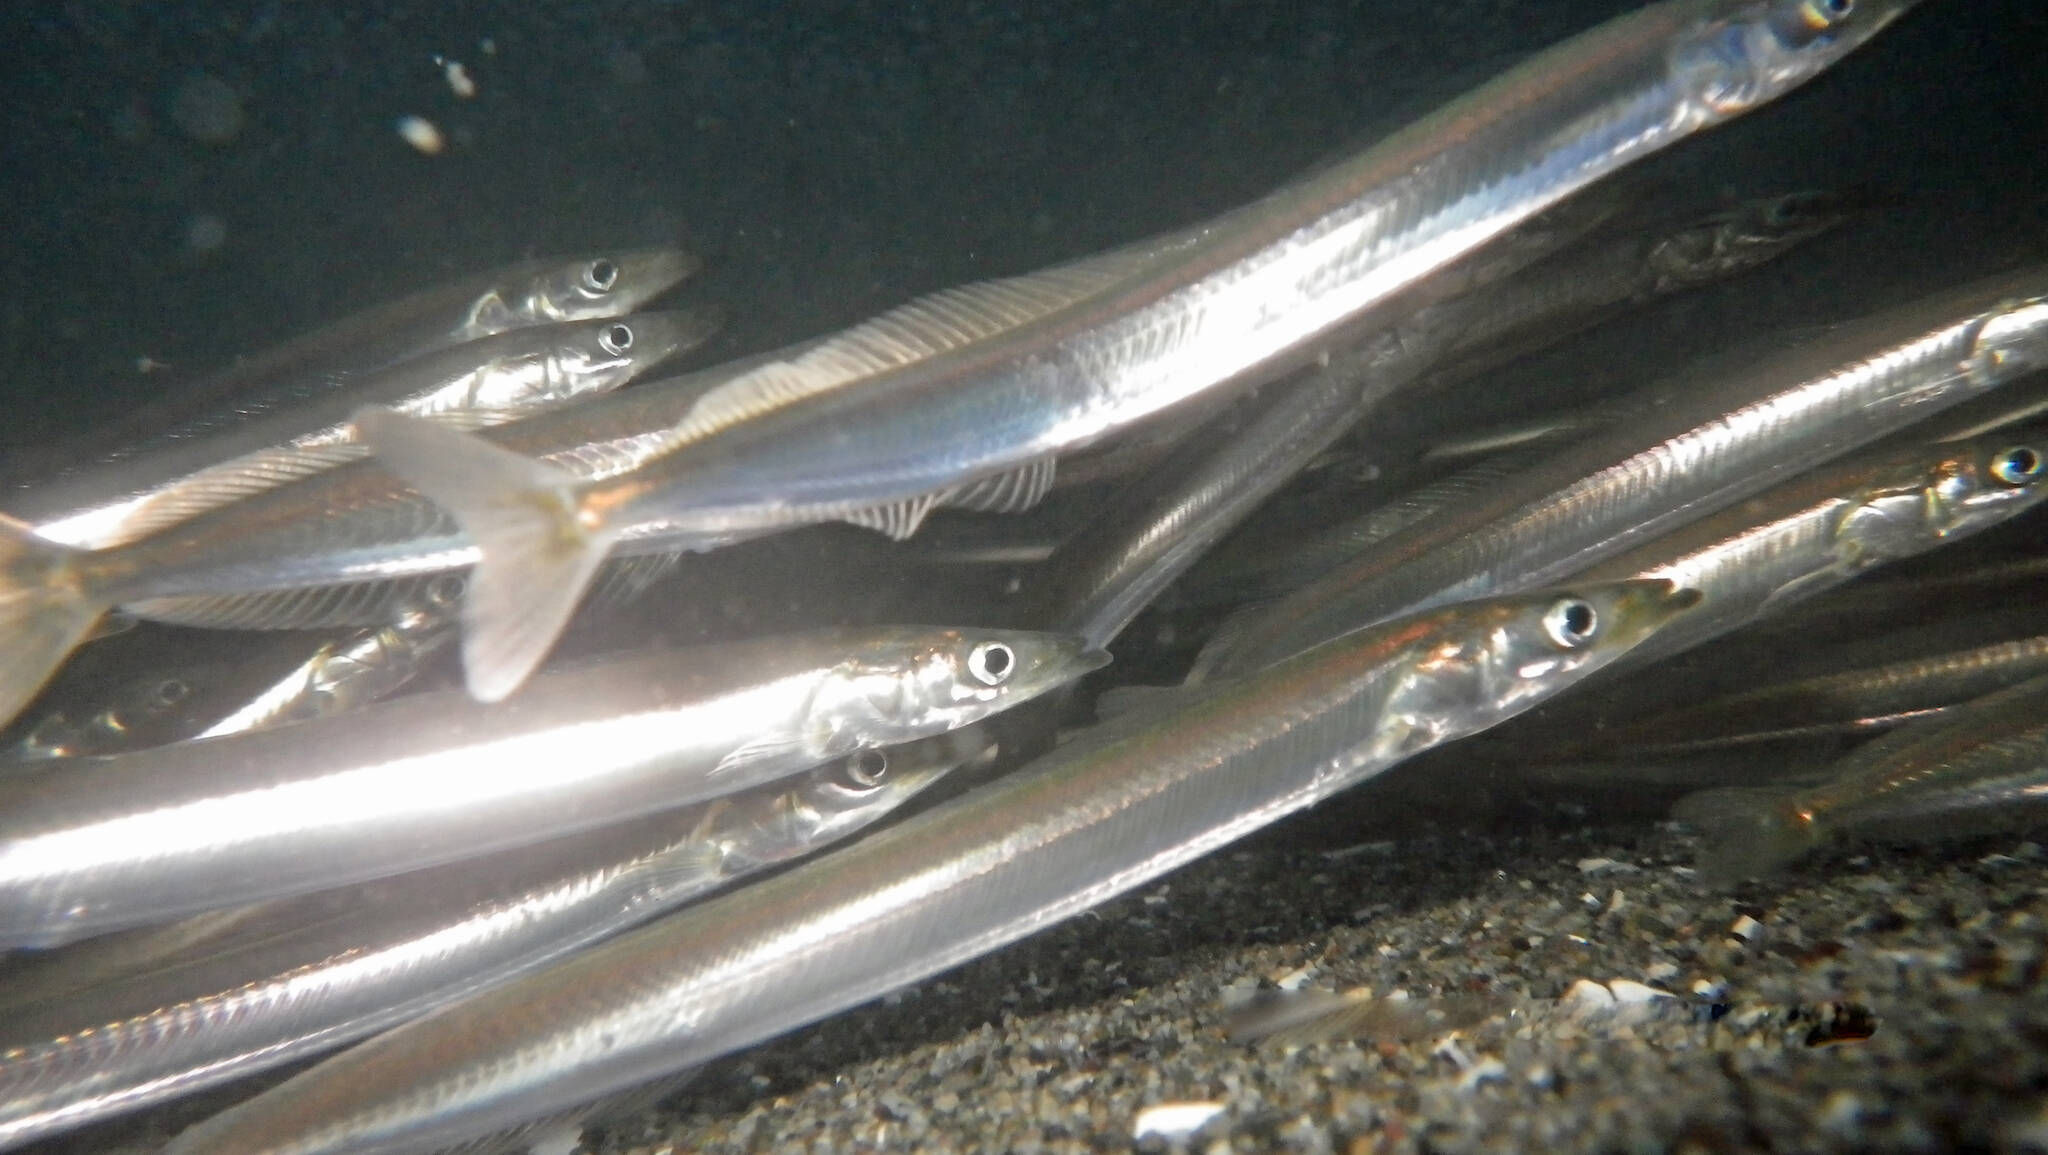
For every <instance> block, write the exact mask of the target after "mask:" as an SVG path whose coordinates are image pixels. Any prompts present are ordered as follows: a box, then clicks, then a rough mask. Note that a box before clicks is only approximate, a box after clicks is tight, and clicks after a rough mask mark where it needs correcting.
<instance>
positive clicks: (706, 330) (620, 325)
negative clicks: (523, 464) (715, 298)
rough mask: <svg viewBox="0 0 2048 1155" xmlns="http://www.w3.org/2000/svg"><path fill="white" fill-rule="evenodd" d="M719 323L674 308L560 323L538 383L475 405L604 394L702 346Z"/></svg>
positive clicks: (705, 313) (711, 316) (704, 313)
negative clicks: (517, 392)
mask: <svg viewBox="0 0 2048 1155" xmlns="http://www.w3.org/2000/svg"><path fill="white" fill-rule="evenodd" d="M719 324H720V317H719V316H718V314H717V313H715V312H713V311H709V310H692V309H674V310H667V311H659V312H652V313H634V314H632V315H631V316H626V317H612V318H607V319H602V320H597V321H586V322H581V323H577V324H571V325H563V326H561V327H560V332H559V335H558V337H557V339H556V340H555V341H554V342H553V343H552V346H551V348H550V349H549V350H548V355H547V372H546V373H544V374H542V376H541V378H540V380H538V381H532V382H522V383H518V384H519V387H520V395H519V396H508V397H504V398H492V399H487V400H485V401H483V402H481V403H479V405H478V407H479V408H492V409H509V408H518V407H530V406H534V405H545V404H550V403H555V402H561V401H569V400H572V399H574V398H577V397H584V396H589V395H591V394H595V393H608V392H610V391H611V390H613V389H616V388H618V387H619V386H621V385H624V384H625V383H626V382H628V381H631V380H632V379H633V378H635V377H638V376H639V375H640V374H642V373H644V372H646V371H647V370H649V369H651V368H653V367H654V366H656V365H659V364H661V363H662V362H664V361H666V360H668V359H669V358H671V357H675V356H679V355H681V354H683V353H687V352H689V351H690V350H692V349H695V348H696V347H697V346H699V345H702V344H703V343H704V342H705V341H707V340H710V338H711V335H712V334H713V333H716V332H717V331H718V327H719Z"/></svg>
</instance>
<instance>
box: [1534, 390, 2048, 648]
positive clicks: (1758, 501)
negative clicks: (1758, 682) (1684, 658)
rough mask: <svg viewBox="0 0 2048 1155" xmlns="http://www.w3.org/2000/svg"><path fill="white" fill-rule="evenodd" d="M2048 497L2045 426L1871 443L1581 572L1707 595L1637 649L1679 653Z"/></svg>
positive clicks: (1603, 578) (2007, 517) (1579, 577)
mask: <svg viewBox="0 0 2048 1155" xmlns="http://www.w3.org/2000/svg"><path fill="white" fill-rule="evenodd" d="M2044 500H2048V429H2042V428H2035V429H2022V430H2013V431H2007V432H1999V433H1992V434H1987V435H1985V436H1982V437H1978V438H1976V439H1974V440H1971V441H1962V442H1953V443H1937V444H1935V445H1932V446H1910V445H1909V446H1907V447H1905V448H1902V449H1898V450H1894V451H1889V452H1887V451H1875V450H1874V451H1871V452H1867V453H1864V454H1861V455H1858V456H1855V457H1852V458H1849V459H1845V460H1840V461H1837V462H1834V463H1831V464H1829V465H1826V466H1823V467H1821V468H1819V469H1815V470H1812V471H1810V472H1808V473H1805V474H1802V475H1801V476H1799V477H1796V478H1794V479H1792V480H1791V481H1788V482H1786V483H1784V484H1782V485H1779V486H1776V487H1774V488H1772V489H1771V490H1768V491H1766V492H1765V493H1763V494H1760V495H1758V496H1757V497H1755V498H1752V499H1750V500H1749V501H1745V502H1742V503H1740V504H1737V505H1734V506H1731V507H1729V508H1728V509H1725V510H1722V511H1721V512H1720V513H1718V514H1716V515H1714V516H1712V517H1709V518H1705V519H1702V520H1701V521H1698V522H1695V523H1693V524H1692V525H1689V526H1687V527H1685V528H1684V529H1681V530H1678V531H1677V532H1675V533H1671V534H1667V535H1666V536H1664V537H1662V538H1659V539H1657V540H1655V541H1652V542H1648V543H1645V544H1644V545H1642V546H1639V547H1637V548H1636V549H1633V550H1630V551H1628V552H1626V553H1623V554H1620V555H1618V556H1616V557H1612V558H1609V559H1608V560H1606V561H1604V562H1602V563H1600V564H1599V565H1596V566H1592V567H1590V568H1588V569H1586V570H1584V571H1582V572H1581V573H1579V574H1576V575H1574V578H1575V580H1585V581H1606V580H1613V579H1617V578H1622V577H1639V578H1668V579H1670V580H1671V581H1674V582H1677V583H1679V584H1681V585H1685V586H1690V587H1691V588H1694V589H1697V590H1699V591H1700V592H1701V593H1702V594H1703V595H1705V597H1706V605H1705V606H1703V607H1702V608H1701V609H1700V611H1699V612H1698V613H1694V614H1689V615H1687V617H1686V620H1685V621H1684V622H1682V623H1679V624H1677V625H1674V626H1673V627H1672V628H1671V629H1669V630H1666V631H1664V632H1663V633H1662V634H1660V635H1659V636H1658V637H1657V639H1656V640H1655V641H1653V642H1651V643H1649V644H1647V645H1645V646H1644V647H1642V648H1641V649H1639V650H1638V651H1637V652H1636V653H1634V654H1632V655H1630V659H1629V664H1630V665H1635V664H1637V663H1639V662H1644V661H1649V660H1652V659H1654V658H1656V657H1660V656H1664V655H1668V654H1673V653H1677V652H1679V651H1682V650H1685V649H1689V648H1691V647H1692V646H1695V645H1698V644H1699V643H1701V642H1703V641H1706V640H1707V639H1709V638H1713V637H1717V636H1719V635H1721V634H1724V633H1727V632H1728V631H1730V630H1734V629H1737V628H1740V627H1741V626H1744V625H1747V624H1749V623H1750V622H1752V621H1755V620H1756V619H1758V618H1761V617H1764V616H1765V615H1768V614H1774V613H1779V612H1782V611H1784V610H1785V609H1786V608H1787V607H1789V606H1792V605H1795V604H1797V603H1798V602H1800V601H1801V600H1803V599H1805V598H1809V597H1812V596H1814V595H1816V594H1819V593H1821V592H1823V591H1825V590H1829V589H1832V588H1834V587H1836V586H1838V585H1841V584H1842V583H1844V582H1846V581H1848V580H1850V579H1851V578H1854V577H1856V576H1857V575H1859V574H1862V573H1865V572H1868V571H1870V570H1873V569H1876V568H1878V567H1880V566H1883V565H1887V564H1889V563H1891V562H1895V561H1899V560H1901V559H1903V558H1908V557H1912V556H1914V555H1916V554H1920V553H1925V552H1926V551H1928V550H1931V549H1935V548H1938V547H1941V546H1944V545H1948V544H1950V543H1952V542H1956V541H1960V540H1962V539H1964V538H1966V537H1968V536H1970V535H1971V534H1974V533H1980V532H1982V531H1983V530H1986V529H1989V528H1991V527H1992V526H1995V525H2001V524H2003V523H2005V522H2006V521H2008V520H2010V519H2012V518H2013V517H2016V516H2018V515H2020V514H2022V513H2025V512H2027V511H2028V510H2031V509H2033V508H2035V507H2036V506H2038V505H2040V504H2041V503H2042V502H2043V501H2044Z"/></svg>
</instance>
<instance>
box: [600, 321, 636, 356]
mask: <svg viewBox="0 0 2048 1155" xmlns="http://www.w3.org/2000/svg"><path fill="white" fill-rule="evenodd" d="M604 335H605V337H606V338H607V339H608V340H610V341H611V343H612V348H614V349H618V350H621V351H623V350H626V349H631V348H632V347H633V330H631V329H628V328H626V327H625V326H624V325H613V326H612V327H611V328H609V329H606V330H605V331H604Z"/></svg>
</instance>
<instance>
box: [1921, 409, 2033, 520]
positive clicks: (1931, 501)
mask: <svg viewBox="0 0 2048 1155" xmlns="http://www.w3.org/2000/svg"><path fill="white" fill-rule="evenodd" d="M1950 448H1951V452H1949V453H1947V454H1945V455H1943V456H1942V457H1941V458H1940V459H1939V460H1938V461H1936V462H1935V463H1934V464H1933V465H1932V466H1931V467H1930V468H1929V469H1928V471H1927V475H1926V477H1925V479H1924V480H1923V483H1922V490H1921V496H1922V506H1923V508H1924V510H1925V522H1926V530H1927V533H1926V536H1927V537H1928V538H1930V540H1928V541H1926V543H1925V545H1934V544H1936V543H1937V542H1938V541H1940V540H1943V539H1947V538H1951V537H1960V536H1963V535H1966V534H1971V533H1975V532H1977V531H1978V530H1980V529H1985V528H1988V527H1990V526H1993V525H1996V524H1998V523H2000V522H2002V521H2005V520H2006V519H2007V518H2010V517H2013V516H2014V515H2016V514H2019V513H2022V512H2024V511H2026V510H2028V509H2031V508H2033V507H2034V506H2036V505H2039V504H2040V503H2041V500H2042V499H2043V498H2048V427H2044V426H2039V425H2035V426H2025V427H2021V428H2018V429H2010V430H2000V431H1997V432H1993V433H1988V434H1984V435H1983V436H1980V437H1973V438H1971V439H1969V440H1967V441H1959V442H1956V443H1955V444H1954V445H1953V446H1951V447H1950ZM1922 548H1925V546H1923V547H1922Z"/></svg>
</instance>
